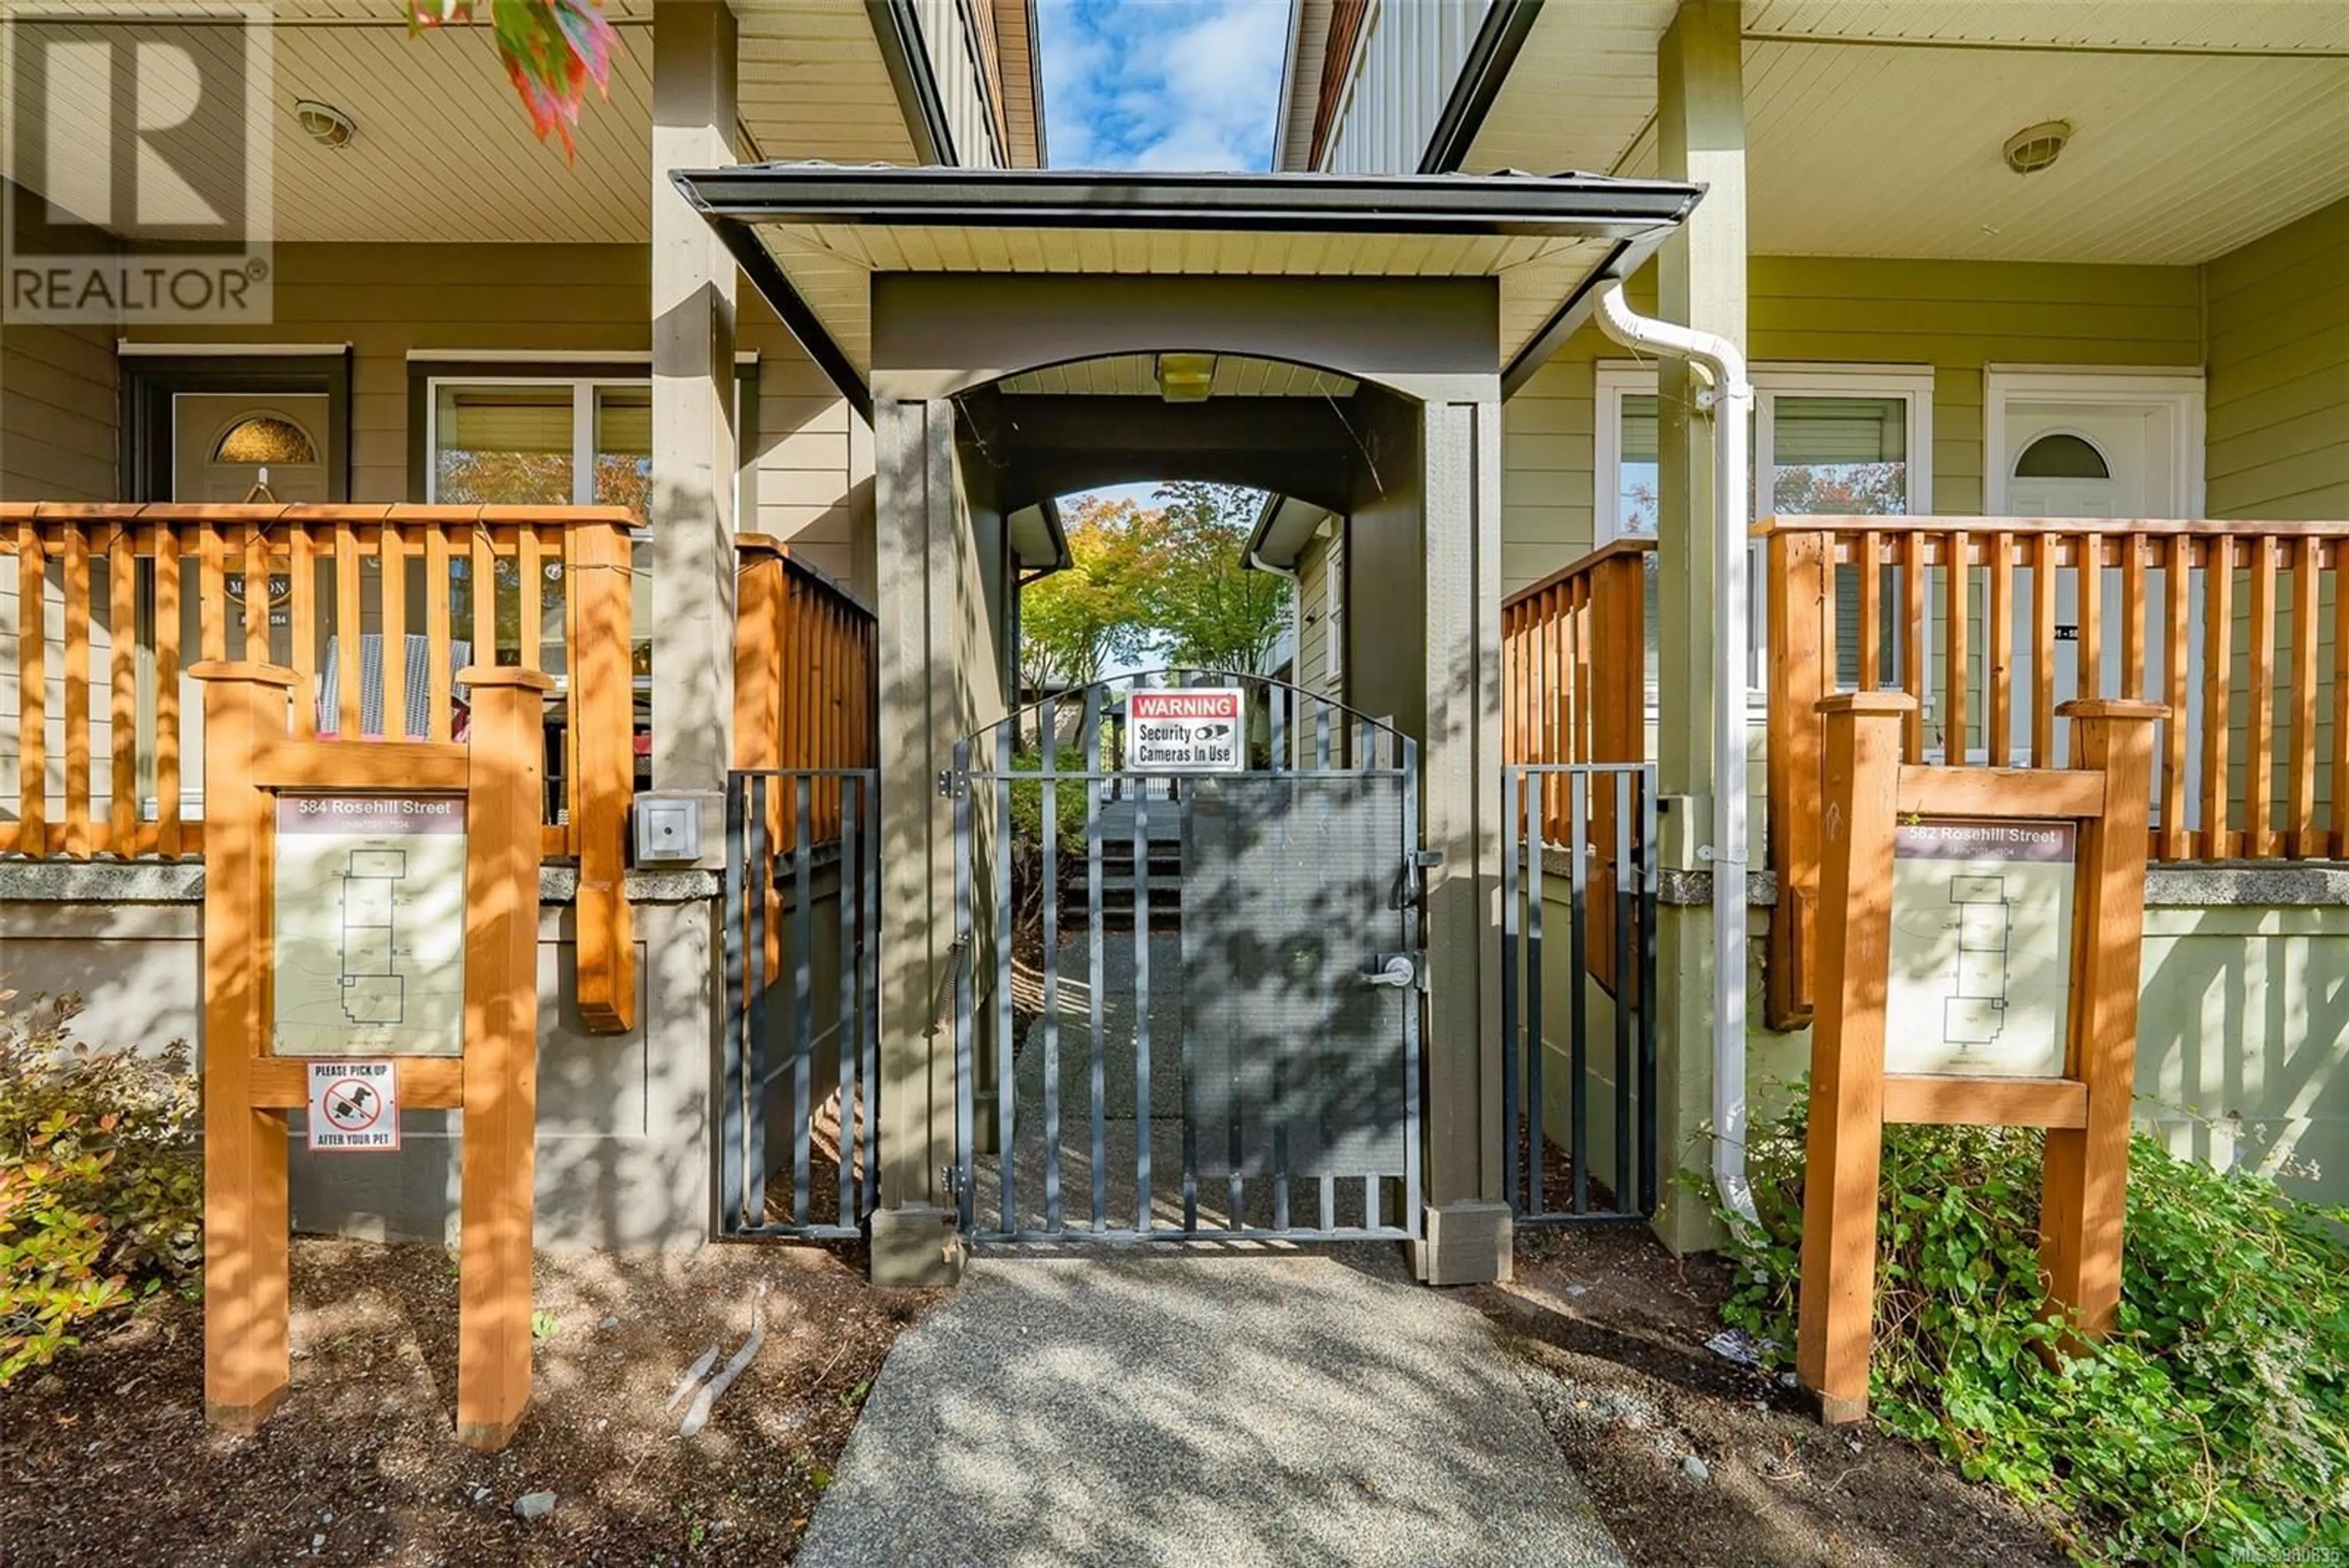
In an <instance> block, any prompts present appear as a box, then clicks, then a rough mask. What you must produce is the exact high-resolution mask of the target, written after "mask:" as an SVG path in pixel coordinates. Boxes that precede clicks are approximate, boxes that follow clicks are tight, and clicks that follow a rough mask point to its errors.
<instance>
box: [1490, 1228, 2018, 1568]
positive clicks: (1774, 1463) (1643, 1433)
mask: <svg viewBox="0 0 2349 1568" xmlns="http://www.w3.org/2000/svg"><path fill="white" fill-rule="evenodd" d="M1729 1282H1730V1275H1729V1266H1728V1264H1727V1263H1726V1262H1723V1260H1721V1259H1719V1258H1717V1257H1710V1256H1704V1257H1692V1258H1686V1259H1680V1258H1674V1257H1673V1256H1672V1255H1671V1253H1670V1252H1668V1251H1665V1249H1664V1247H1663V1245H1662V1244H1661V1242H1659V1241H1657V1240H1656V1239H1655V1237H1654V1236H1653V1235H1652V1234H1651V1233H1650V1232H1649V1231H1647V1230H1646V1229H1645V1228H1644V1227H1634V1228H1604V1229H1601V1228H1579V1229H1572V1230H1554V1231H1519V1232H1518V1241H1517V1254H1516V1279H1515V1280H1514V1281H1513V1282H1511V1283H1509V1284H1506V1285H1485V1286H1478V1287H1476V1288H1475V1290H1473V1291H1471V1292H1469V1293H1468V1295H1469V1298H1470V1299H1471V1300H1472V1301H1473V1302H1474V1303H1475V1305H1477V1306H1478V1307H1479V1308H1480V1309H1481V1310H1482V1311H1483V1312H1484V1313H1485V1315H1486V1316H1487V1317H1489V1318H1491V1319H1492V1320H1493V1321H1494V1322H1495V1324H1496V1325H1498V1326H1499V1328H1500V1329H1501V1330H1502V1332H1503V1334H1504V1335H1505V1336H1506V1338H1507V1339H1508V1341H1509V1342H1510V1344H1511V1345H1513V1346H1514V1347H1515V1348H1516V1350H1517V1351H1518V1353H1519V1354H1520V1355H1523V1356H1524V1357H1525V1358H1526V1364H1527V1365H1526V1381H1527V1384H1528V1386H1530V1387H1531V1388H1532V1390H1533V1393H1534V1397H1535V1400H1536V1403H1537V1406H1538V1407H1540V1409H1541V1411H1542V1416H1543V1418H1544V1420H1545V1422H1546V1423H1547V1425H1548V1427H1549V1428H1550V1431H1551V1435H1552V1436H1553V1437H1554V1438H1556V1439H1557V1445H1558V1448H1559V1449H1560V1450H1561V1451H1562V1452H1563V1453H1564V1454H1565V1455H1566V1458H1567V1459H1568V1462H1569V1463H1571V1464H1572V1465H1573V1466H1574V1469H1575V1471H1576V1473H1577V1474H1578V1476H1579V1477H1580V1478H1581V1480H1582V1483H1583V1485H1584V1486H1585V1487H1586V1488H1587V1489H1588V1491H1589V1493H1590V1496H1591V1500H1592V1501H1593V1502H1594V1503H1595V1504H1596V1505H1597V1507H1598V1510H1599V1515H1600V1517H1601V1518H1603V1519H1604V1520H1605V1521H1607V1525H1608V1528H1609V1529H1610V1530H1611V1531H1613V1532H1615V1538H1616V1539H1617V1540H1618V1541H1619V1542H1621V1543H1622V1546H1623V1550H1624V1552H1625V1553H1626V1554H1627V1555H1628V1556H1630V1559H1631V1561H1632V1562H1633V1563H1635V1564H1638V1565H1639V1568H1686V1565H1689V1564H1696V1563H1702V1564H1723V1565H1727V1564H1735V1565H1736V1568H1782V1565H1783V1568H1827V1565H1832V1568H1892V1565H1896V1564H1897V1565H1901V1568H1909V1565H1913V1564H1919V1563H1930V1564H1932V1565H1933V1568H1975V1565H1977V1564H1979V1565H1982V1568H2033V1565H2037V1564H2051V1565H2052V1564H2060V1563H2063V1562H2064V1556H2063V1553H2062V1552H2060V1551H2058V1550H2057V1549H2056V1547H2055V1545H2054V1542H2052V1541H2051V1539H2050V1538H2049V1536H2048V1533H2047V1532H2045V1531H2044V1530H2043V1529H2040V1528H2039V1527H2038V1526H2036V1525H2034V1524H2033V1522H2032V1521H2030V1520H2029V1519H2028V1518H2027V1517H2026V1516H2025V1515H2024V1514H2023V1511H2022V1510H2020V1509H2019V1508H2017V1507H2016V1506H2015V1505H2014V1504H2013V1502H2012V1501H2009V1500H2008V1499H2007V1498H2006V1497H2005V1496H2004V1495H2003V1494H2002V1493H1999V1492H1997V1491H1994V1490H1991V1489H1990V1488H1988V1487H1983V1486H1978V1485H1975V1484H1972V1483H1971V1482H1968V1481H1967V1480H1964V1479H1963V1478H1962V1477H1961V1476H1960V1475H1959V1474H1958V1473H1957V1472H1956V1471H1955V1470H1954V1469H1951V1467H1950V1466H1949V1465H1948V1464H1946V1463H1944V1462H1943V1461H1942V1460H1941V1459H1939V1458H1938V1457H1937V1456H1935V1455H1933V1454H1930V1453H1928V1452H1926V1451H1925V1450H1924V1449H1920V1448H1919V1447H1917V1446H1916V1445H1915V1444H1913V1443H1909V1442H1908V1441H1905V1440H1903V1439H1901V1438H1894V1437H1891V1436H1889V1435H1888V1434H1885V1433H1883V1432H1879V1431H1877V1430H1875V1429H1873V1428H1868V1427H1865V1426H1862V1427H1860V1428H1843V1429H1837V1430H1829V1429H1827V1428H1822V1427H1821V1426H1820V1425H1819V1424H1818V1422H1817V1421H1816V1419H1815V1418H1814V1417H1812V1415H1811V1414H1810V1413H1809V1411H1808V1409H1807V1407H1806V1406H1805V1404H1804V1402H1803V1400H1802V1398H1801V1397H1800V1396H1799V1395H1798V1394H1797V1393H1796V1392H1795V1390H1793V1389H1791V1388H1788V1387H1786V1386H1784V1385H1783V1384H1782V1383H1780V1382H1779V1381H1778V1380H1777V1379H1775V1377H1772V1376H1765V1375H1764V1374H1762V1373H1760V1372H1757V1371H1754V1370H1753V1369H1751V1368H1748V1367H1746V1366H1741V1365H1739V1364H1738V1363H1736V1362H1734V1361H1731V1360H1728V1359H1726V1358H1724V1357H1723V1356H1721V1355H1716V1354H1715V1353H1714V1352H1713V1351H1711V1350H1708V1349H1707V1348H1706V1347H1705V1341H1706V1340H1708V1339H1710V1338H1712V1337H1713V1335H1714V1334H1718V1333H1719V1332H1721V1327H1722V1324H1721V1320H1720V1316H1719V1308H1720V1303H1722V1301H1723V1299H1724V1298H1725V1297H1726V1295H1727V1292H1728V1285H1729ZM1691 1460H1693V1461H1694V1463H1691V1462H1690V1461H1691Z"/></svg>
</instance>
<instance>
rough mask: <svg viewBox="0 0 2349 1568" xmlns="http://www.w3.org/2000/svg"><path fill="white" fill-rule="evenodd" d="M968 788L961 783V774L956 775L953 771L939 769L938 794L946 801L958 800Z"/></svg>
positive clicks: (950, 769)
mask: <svg viewBox="0 0 2349 1568" xmlns="http://www.w3.org/2000/svg"><path fill="white" fill-rule="evenodd" d="M968 787H969V786H968V784H965V783H964V782H963V776H962V774H958V773H957V772H956V771H955V770H954V769H952V768H940V769H939V770H938V794H941V795H944V796H945V797H946V798H947V799H948V800H954V799H957V798H958V797H959V796H960V795H961V794H962V793H963V791H964V790H965V789H967V788H968Z"/></svg>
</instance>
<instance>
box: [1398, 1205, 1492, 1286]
mask: <svg viewBox="0 0 2349 1568" xmlns="http://www.w3.org/2000/svg"><path fill="white" fill-rule="evenodd" d="M1425 1218H1426V1235H1425V1236H1423V1238H1422V1239H1421V1240H1419V1241H1413V1242H1412V1243H1411V1244H1410V1251H1411V1272H1412V1275H1413V1278H1415V1279H1417V1280H1418V1281H1419V1282H1421V1283H1422V1284H1427V1285H1482V1284H1490V1283H1493V1282H1495V1281H1499V1280H1506V1279H1507V1278H1509V1277H1510V1275H1511V1273H1512V1272H1514V1270H1513V1266H1512V1263H1513V1259H1512V1251H1511V1247H1512V1243H1513V1242H1514V1241H1515V1239H1516V1225H1515V1222H1514V1220H1512V1217H1511V1216H1510V1213H1509V1206H1508V1205H1507V1204H1506V1203H1449V1204H1445V1205H1444V1206H1443V1207H1442V1208H1435V1207H1433V1206H1431V1207H1430V1208H1429V1209H1428V1210H1426V1216H1425Z"/></svg>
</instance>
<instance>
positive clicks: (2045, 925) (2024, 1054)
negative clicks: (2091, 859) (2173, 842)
mask: <svg viewBox="0 0 2349 1568" xmlns="http://www.w3.org/2000/svg"><path fill="white" fill-rule="evenodd" d="M2077 848H2078V830H2077V828H2076V827H2075V826H2074V825H2073V824H2071V823H2068V822H2025V821H2016V820H2012V819H2009V820H2005V821H1992V820H1986V819H1985V820H1976V819H1971V818H1942V819H1938V820H1934V821H1930V822H1908V823H1903V824H1901V825H1900V826H1899V828H1898V829H1897V830H1896V831H1895V833H1894V836H1893V847H1892V972H1891V985H1890V992H1889V995H1888V996H1887V998H1886V1027H1885V1041H1884V1070H1885V1071H1886V1072H1888V1073H1986V1074H1996V1075H2012V1076H2041V1077H2057V1076H2060V1075H2062V1074H2063V1072H2064V1032H2065V1019H2066V1015H2067V1013H2068V1012H2069V1004H2070V995H2071V976H2072V875H2073V869H2074V861H2075V858H2076V854H2077Z"/></svg>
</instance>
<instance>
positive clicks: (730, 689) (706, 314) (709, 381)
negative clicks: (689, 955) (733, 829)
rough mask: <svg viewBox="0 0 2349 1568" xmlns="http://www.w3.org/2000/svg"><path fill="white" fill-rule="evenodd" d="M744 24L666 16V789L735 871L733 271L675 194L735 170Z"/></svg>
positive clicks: (657, 282) (656, 297)
mask: <svg viewBox="0 0 2349 1568" xmlns="http://www.w3.org/2000/svg"><path fill="white" fill-rule="evenodd" d="M735 49H736V36H735V23H734V14H733V12H732V11H731V10H730V9H728V8H727V6H725V5H721V4H715V3H713V0H660V3H659V4H657V5H655V6H654V7H653V146H652V153H653V159H652V164H653V188H652V232H653V244H652V315H653V334H652V337H653V342H652V353H653V363H652V371H653V410H652V413H653V439H652V447H653V452H652V479H653V483H652V534H653V543H652V557H653V558H652V576H653V580H652V606H653V613H652V620H653V625H654V627H655V628H657V633H658V635H657V646H656V648H655V650H654V653H653V784H654V788H655V790H656V791H657V793H659V794H672V795H674V794H682V795H687V796H690V797H692V798H694V799H696V800H697V802H698V804H699V805H700V806H701V819H702V820H701V846H702V850H703V856H702V859H703V863H704V864H707V865H713V866H715V865H722V864H724V861H725V813H724V805H725V791H726V773H727V769H728V768H729V767H730V766H731V765H732V763H733V758H734V489H735V474H736V472H737V469H738V467H739V460H738V456H737V452H736V444H735V428H734V418H735V413H734V286H735V282H734V280H735V266H734V258H733V257H732V256H731V255H730V254H728V252H727V250H726V247H725V246H724V244H721V243H720V242H719V238H718V235H717V234H716V233H715V232H714V231H713V230H712V229H711V228H710V227H709V224H708V223H705V222H703V221H702V219H701V218H700V216H699V215H698V214H697V213H695V212H694V211H693V209H692V208H691V207H690V206H688V204H687V202H686V201H685V198H684V197H683V196H681V195H679V194H678V192H677V189H676V187H674V186H673V185H671V184H670V183H669V180H668V171H670V170H672V169H709V168H716V167H720V166H723V165H725V164H730V163H731V162H733V161H734V158H735V153H734V126H735V96H734V95H735Z"/></svg>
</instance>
